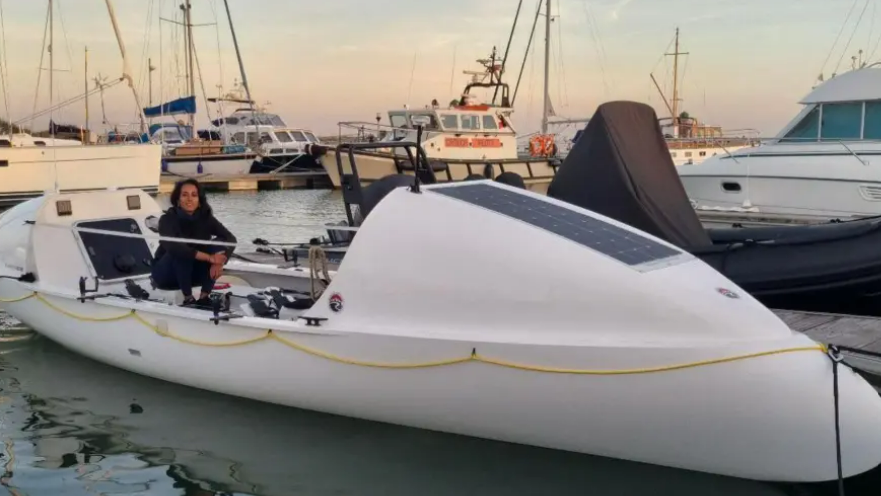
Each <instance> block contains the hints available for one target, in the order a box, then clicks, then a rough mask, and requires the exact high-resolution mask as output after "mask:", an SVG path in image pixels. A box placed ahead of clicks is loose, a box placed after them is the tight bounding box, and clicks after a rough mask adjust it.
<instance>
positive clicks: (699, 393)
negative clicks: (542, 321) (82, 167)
mask: <svg viewBox="0 0 881 496" xmlns="http://www.w3.org/2000/svg"><path fill="white" fill-rule="evenodd" d="M23 294H28V289H27V288H26V287H24V286H23V285H21V284H19V283H15V282H10V281H0V298H2V299H4V300H10V299H15V298H16V297H20V296H21V295H23ZM44 297H45V298H46V300H47V301H48V302H49V303H50V304H51V305H53V306H54V307H55V308H57V309H61V310H63V311H66V312H67V313H68V314H67V315H66V314H65V313H63V312H59V311H57V310H49V309H47V306H46V303H44V302H43V301H41V300H39V299H37V298H30V299H26V300H23V301H18V302H15V303H4V304H2V308H3V309H4V310H6V311H7V312H9V313H10V314H11V315H13V316H14V317H15V318H17V319H19V320H21V321H23V322H24V323H26V324H27V325H29V326H30V327H31V328H33V329H35V330H36V331H37V332H39V333H41V334H43V335H45V336H46V337H48V338H50V339H52V340H54V341H56V342H58V343H60V344H61V345H63V346H65V347H67V348H69V349H71V350H73V351H75V352H78V353H80V354H83V355H85V356H88V357H90V358H93V359H95V360H98V361H101V362H104V363H107V364H110V365H113V366H116V367H119V368H122V369H125V370H129V371H132V372H135V373H139V374H143V375H147V376H151V377H155V378H158V379H163V380H166V381H170V382H176V383H180V384H184V385H188V386H192V387H197V388H202V389H207V390H211V391H216V392H219V393H225V394H230V395H236V396H241V397H247V398H252V399H256V400H260V401H266V402H271V403H277V404H282V405H287V406H292V407H299V408H305V409H310V410H316V411H322V412H327V413H332V414H339V415H345V416H350V417H356V418H362V419H367V420H374V421H381V422H387V423H392V424H399V425H405V426H411V427H418V428H425V429H430V430H437V431H443V432H450V433H456V434H464V435H470V436H476V437H481V438H487V439H495V440H500V441H508V442H514V443H520V444H527V445H533V446H540V447H547V448H554V449H561V450H566V451H574V452H581V453H590V454H596V455H600V456H607V457H613V458H621V459H627V460H634V461H640V462H647V463H653V464H659V465H666V466H672V467H677V468H684V469H690V470H697V471H704V472H711V473H716V474H722V475H730V476H735V477H742V478H748V479H756V480H774V481H797V482H801V481H818V480H830V479H834V478H835V477H836V470H837V469H836V457H835V438H834V431H835V429H834V423H833V422H834V417H833V400H832V383H831V377H832V374H831V367H832V364H831V361H830V360H829V359H828V358H827V357H826V356H824V354H823V353H821V352H819V351H799V352H789V353H781V354H774V355H768V356H762V357H758V358H751V359H744V360H737V361H730V362H726V363H716V364H712V365H705V366H700V367H694V368H684V369H678V370H667V371H658V372H650V373H634V374H630V375H591V374H574V373H554V372H550V370H551V368H554V367H566V368H576V369H602V370H611V369H617V370H621V369H638V368H646V367H660V366H665V365H671V364H682V363H685V362H692V363H693V362H698V361H700V360H707V359H717V358H723V357H730V356H735V355H744V354H748V353H756V352H762V351H768V350H773V349H783V348H792V347H811V346H813V345H815V343H813V342H812V341H811V340H809V339H808V338H807V337H806V336H804V335H801V334H796V333H793V335H792V336H790V337H788V338H786V339H783V340H771V341H766V342H761V343H758V344H757V343H755V342H749V343H747V342H739V343H738V342H731V343H729V344H727V345H724V346H720V345H718V344H717V345H715V346H713V347H701V346H683V347H656V346H635V345H634V346H625V347H620V346H614V347H604V346H552V345H529V344H507V343H492V342H472V341H467V342H466V341H461V340H454V339H429V338H416V337H406V336H388V335H386V336H380V335H371V334H365V333H354V332H348V333H347V332H332V331H330V330H329V329H328V330H327V331H324V332H326V333H322V328H321V327H315V328H311V329H314V331H304V332H302V333H300V332H297V333H294V332H283V333H282V332H279V333H277V337H279V338H281V340H279V339H263V340H260V341H258V342H252V343H249V344H241V345H238V346H218V345H220V344H223V343H229V342H241V341H242V340H250V339H256V338H259V337H260V336H263V335H264V334H265V333H266V331H265V330H262V329H258V328H245V327H242V326H236V325H234V324H231V323H226V322H221V323H220V324H219V325H217V326H215V325H214V324H213V323H212V322H210V321H209V320H208V318H209V317H210V314H209V313H207V312H206V314H205V315H206V317H205V319H204V320H202V321H197V320H193V319H189V318H184V317H175V316H172V315H169V314H167V313H163V312H150V311H143V312H138V315H139V316H140V317H141V318H142V319H143V321H145V322H147V323H149V324H153V325H157V324H158V325H159V326H160V329H161V330H162V334H165V335H162V334H160V333H158V332H156V331H155V330H151V329H150V328H149V327H147V326H146V325H144V323H143V322H140V321H139V320H136V319H134V318H127V319H123V320H116V321H113V322H103V323H101V322H89V321H87V320H79V319H76V318H73V317H71V316H70V315H69V314H75V315H80V316H89V317H92V318H108V317H112V316H118V315H122V314H125V313H127V311H126V308H123V307H117V308H114V307H113V306H112V305H109V304H107V303H100V302H88V301H87V302H86V303H79V302H77V301H75V300H73V299H72V298H69V297H60V296H45V295H44ZM168 336H175V337H179V338H182V339H183V340H186V342H184V341H181V340H178V339H175V338H174V337H168ZM282 341H284V342H282ZM194 343H196V344H194ZM303 347H306V348H303ZM304 350H305V351H304ZM315 350H318V351H319V352H321V353H324V354H325V355H324V356H317V355H316V354H315ZM473 353H477V354H479V355H480V356H483V357H491V358H493V359H498V360H504V361H507V362H509V363H513V364H527V365H530V366H539V367H546V368H545V369H543V370H523V369H518V368H517V367H507V366H499V365H494V364H489V363H478V362H474V361H466V362H463V363H455V364H449V365H441V366H434V367H425V368H398V369H395V368H382V367H378V366H365V365H364V364H356V363H351V361H352V360H360V361H369V362H372V363H373V365H377V364H380V365H381V364H394V363H402V362H405V363H419V362H432V361H438V360H450V359H457V358H462V357H466V358H467V357H468V356H470V355H472V354H473ZM839 372H840V373H839V389H840V406H841V436H842V438H841V439H842V451H843V471H844V475H845V476H850V475H854V474H858V473H861V472H863V471H866V470H869V469H871V468H873V467H874V466H875V465H877V463H878V461H879V460H881V407H879V405H881V402H879V401H878V398H877V393H875V391H874V390H872V388H871V387H870V386H869V385H868V384H867V383H866V382H865V381H863V380H862V379H860V378H859V377H858V376H857V375H856V374H855V373H853V372H852V371H851V370H850V369H848V368H846V367H842V368H841V370H840V371H839Z"/></svg>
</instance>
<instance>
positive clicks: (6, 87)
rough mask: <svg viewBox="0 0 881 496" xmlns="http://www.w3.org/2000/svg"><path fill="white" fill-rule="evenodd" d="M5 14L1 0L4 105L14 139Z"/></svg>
mask: <svg viewBox="0 0 881 496" xmlns="http://www.w3.org/2000/svg"><path fill="white" fill-rule="evenodd" d="M5 17H6V16H5V15H4V14H3V0H0V37H2V41H3V44H2V45H0V51H2V57H3V60H2V65H0V81H2V83H3V105H4V107H5V109H6V125H7V126H8V127H9V137H10V141H11V139H12V133H13V125H12V114H11V113H10V112H9V67H8V66H7V64H6V60H7V57H6V54H7V52H6V20H5Z"/></svg>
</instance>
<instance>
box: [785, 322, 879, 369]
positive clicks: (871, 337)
mask: <svg viewBox="0 0 881 496" xmlns="http://www.w3.org/2000/svg"><path fill="white" fill-rule="evenodd" d="M774 313H775V314H776V315H777V316H778V317H780V319H781V320H783V322H785V323H786V325H788V326H789V327H790V328H791V329H792V330H794V331H797V332H803V333H805V334H807V335H808V336H809V337H810V338H811V339H813V340H814V341H817V342H820V343H823V344H826V345H836V346H842V347H848V348H853V349H857V350H860V351H864V352H866V353H876V354H877V353H881V317H866V316H861V315H843V314H834V313H820V312H802V311H794V310H774ZM842 356H844V358H845V361H846V362H847V363H849V364H852V365H853V366H855V367H858V368H860V369H863V370H865V371H867V372H871V373H873V374H877V375H878V376H881V359H878V358H873V357H870V356H868V355H862V354H854V353H849V352H846V351H843V352H842Z"/></svg>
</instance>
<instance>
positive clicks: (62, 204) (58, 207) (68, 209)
mask: <svg viewBox="0 0 881 496" xmlns="http://www.w3.org/2000/svg"><path fill="white" fill-rule="evenodd" d="M55 211H56V212H58V216H59V217H66V216H68V215H73V205H71V204H70V200H58V201H57V202H55Z"/></svg>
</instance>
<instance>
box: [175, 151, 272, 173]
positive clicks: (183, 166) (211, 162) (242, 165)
mask: <svg viewBox="0 0 881 496" xmlns="http://www.w3.org/2000/svg"><path fill="white" fill-rule="evenodd" d="M254 158H255V155H253V154H226V155H220V156H204V157H199V156H185V157H164V158H163V159H162V170H163V171H164V172H166V173H169V174H173V175H178V176H187V177H193V176H200V175H206V174H212V175H217V176H241V175H245V174H248V173H249V172H250V170H251V165H252V164H253V163H254Z"/></svg>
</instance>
